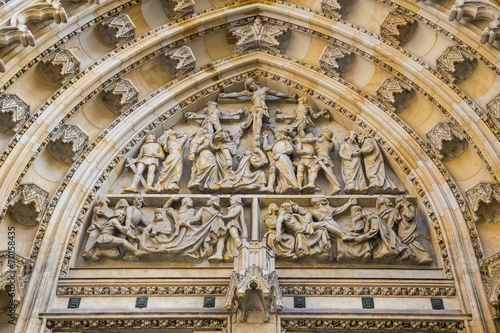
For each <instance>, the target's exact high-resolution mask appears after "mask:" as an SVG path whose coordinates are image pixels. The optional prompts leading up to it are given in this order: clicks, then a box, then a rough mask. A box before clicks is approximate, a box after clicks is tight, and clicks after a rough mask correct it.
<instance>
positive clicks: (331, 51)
mask: <svg viewBox="0 0 500 333" xmlns="http://www.w3.org/2000/svg"><path fill="white" fill-rule="evenodd" d="M353 61H354V53H352V52H351V51H348V50H346V49H343V48H341V47H338V46H335V45H329V46H327V47H325V48H324V49H323V53H321V57H320V58H319V64H320V66H321V69H323V70H325V71H327V72H330V73H331V74H334V75H337V76H343V75H344V74H346V73H347V72H348V71H349V70H350V69H351V67H352V63H353Z"/></svg>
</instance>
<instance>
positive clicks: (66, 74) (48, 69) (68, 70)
mask: <svg viewBox="0 0 500 333" xmlns="http://www.w3.org/2000/svg"><path fill="white" fill-rule="evenodd" d="M40 66H41V69H42V73H43V75H44V76H45V78H46V79H47V80H49V81H50V82H51V83H53V84H59V85H62V84H64V83H65V82H66V81H68V80H70V79H71V78H73V77H74V76H75V75H76V74H78V72H80V61H79V60H78V58H77V57H76V55H75V54H74V53H73V52H72V51H71V50H66V49H60V50H57V51H55V52H54V53H52V54H50V55H49V56H48V57H47V58H45V59H44V60H42V62H41V63H40Z"/></svg>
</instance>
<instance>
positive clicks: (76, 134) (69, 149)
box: [47, 125, 89, 163]
mask: <svg viewBox="0 0 500 333" xmlns="http://www.w3.org/2000/svg"><path fill="white" fill-rule="evenodd" d="M88 144H89V137H88V135H87V134H85V132H84V131H83V130H82V129H81V128H80V126H78V125H64V126H63V127H62V128H61V129H60V130H59V131H58V132H57V133H56V134H55V135H54V137H53V138H52V139H51V140H50V142H49V143H48V145H47V148H48V149H49V151H50V152H51V154H52V155H53V156H54V157H56V158H57V159H58V160H60V161H62V162H64V163H73V162H75V161H76V159H77V158H78V156H79V155H80V154H81V153H82V152H83V150H84V149H85V148H86V147H87V146H88Z"/></svg>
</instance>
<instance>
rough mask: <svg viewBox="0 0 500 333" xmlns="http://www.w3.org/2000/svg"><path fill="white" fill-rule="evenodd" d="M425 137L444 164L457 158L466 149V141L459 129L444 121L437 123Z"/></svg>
mask: <svg viewBox="0 0 500 333" xmlns="http://www.w3.org/2000/svg"><path fill="white" fill-rule="evenodd" d="M426 136H427V140H428V141H429V144H430V145H431V147H432V148H433V149H434V151H435V152H436V154H437V155H438V157H439V158H440V159H441V160H442V161H444V162H447V161H451V160H453V159H455V158H457V157H458V156H460V155H461V154H462V153H463V152H464V151H465V149H466V148H467V140H466V139H465V137H464V135H463V134H462V132H461V131H460V129H459V128H457V127H456V126H455V125H453V124H452V123H449V122H446V121H439V122H438V123H437V124H436V125H434V126H433V127H432V128H431V129H430V130H429V131H427V133H426Z"/></svg>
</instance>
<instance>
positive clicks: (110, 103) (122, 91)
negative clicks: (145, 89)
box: [102, 79, 139, 114]
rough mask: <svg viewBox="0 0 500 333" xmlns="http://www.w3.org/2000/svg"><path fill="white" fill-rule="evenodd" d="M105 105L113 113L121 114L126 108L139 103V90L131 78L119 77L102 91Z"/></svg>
mask: <svg viewBox="0 0 500 333" xmlns="http://www.w3.org/2000/svg"><path fill="white" fill-rule="evenodd" d="M102 100H103V102H104V105H106V107H107V108H108V109H109V110H110V111H111V112H113V113H116V114H121V113H122V112H123V111H124V110H126V109H127V108H129V107H130V106H132V105H133V104H135V103H137V101H138V100H139V90H138V89H137V88H136V87H135V85H134V83H133V82H132V81H131V80H129V79H118V80H117V81H116V82H115V83H113V84H112V85H110V86H108V87H107V88H106V89H104V90H103V92H102Z"/></svg>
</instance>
